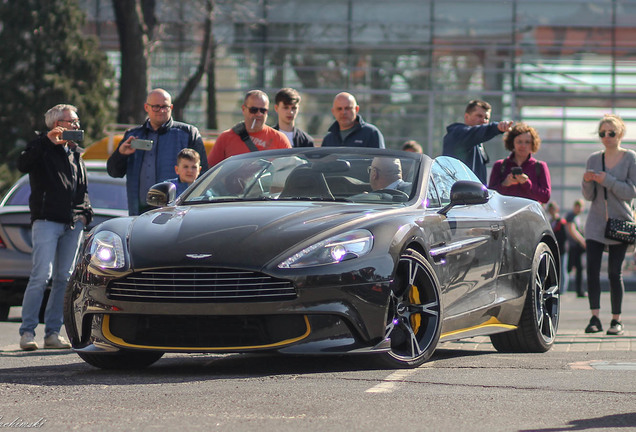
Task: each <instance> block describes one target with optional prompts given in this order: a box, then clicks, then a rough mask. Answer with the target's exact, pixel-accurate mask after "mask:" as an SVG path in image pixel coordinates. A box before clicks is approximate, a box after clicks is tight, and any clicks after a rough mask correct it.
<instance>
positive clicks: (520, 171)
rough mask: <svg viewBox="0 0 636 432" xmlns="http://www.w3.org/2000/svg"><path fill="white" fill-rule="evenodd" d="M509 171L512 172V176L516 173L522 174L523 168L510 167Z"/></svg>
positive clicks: (516, 174)
mask: <svg viewBox="0 0 636 432" xmlns="http://www.w3.org/2000/svg"><path fill="white" fill-rule="evenodd" d="M510 172H511V173H512V176H513V177H514V176H518V175H522V174H523V170H522V169H521V167H512V169H511V170H510Z"/></svg>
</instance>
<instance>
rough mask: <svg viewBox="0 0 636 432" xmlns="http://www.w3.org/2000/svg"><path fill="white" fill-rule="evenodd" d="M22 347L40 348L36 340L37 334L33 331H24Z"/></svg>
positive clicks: (32, 349) (25, 349)
mask: <svg viewBox="0 0 636 432" xmlns="http://www.w3.org/2000/svg"><path fill="white" fill-rule="evenodd" d="M20 348H22V349H23V350H24V351H35V350H36V349H38V348H39V347H38V343H37V342H36V341H35V335H34V334H33V333H31V332H24V333H22V336H20Z"/></svg>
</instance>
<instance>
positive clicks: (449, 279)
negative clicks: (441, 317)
mask: <svg viewBox="0 0 636 432" xmlns="http://www.w3.org/2000/svg"><path fill="white" fill-rule="evenodd" d="M458 180H471V181H477V182H478V181H479V180H478V179H477V177H476V176H475V175H474V174H473V173H472V172H471V171H470V170H469V169H468V167H466V165H464V164H463V163H462V162H460V161H459V160H457V159H454V158H451V157H446V156H440V157H438V158H436V159H435V161H434V162H433V165H432V168H431V181H432V183H433V185H434V187H435V190H436V192H437V196H438V199H439V205H440V206H442V207H443V206H445V205H446V204H448V203H450V190H451V187H452V185H453V184H454V183H455V182H456V181H458ZM430 196H431V193H429V199H430ZM442 226H443V227H444V230H445V232H443V233H442V232H440V233H438V239H437V240H436V243H433V247H432V248H431V249H430V251H429V253H430V255H431V258H432V260H433V262H434V263H435V264H436V265H437V266H439V267H441V268H440V270H441V271H442V273H443V277H442V279H441V281H443V282H442V283H443V284H444V286H443V288H442V289H443V291H444V296H443V297H444V308H445V315H446V316H447V317H452V316H454V315H460V314H465V313H466V312H468V311H473V310H477V309H481V308H484V307H486V306H488V305H490V304H492V303H493V302H494V301H495V298H496V288H497V277H498V275H499V270H500V268H501V259H502V256H503V223H502V221H501V219H500V217H499V216H498V215H497V214H496V212H495V211H494V210H493V209H492V208H491V206H490V205H489V204H488V203H485V204H476V205H463V206H455V207H453V208H452V209H451V210H450V211H449V212H448V213H447V215H446V219H445V221H444V222H443V223H442Z"/></svg>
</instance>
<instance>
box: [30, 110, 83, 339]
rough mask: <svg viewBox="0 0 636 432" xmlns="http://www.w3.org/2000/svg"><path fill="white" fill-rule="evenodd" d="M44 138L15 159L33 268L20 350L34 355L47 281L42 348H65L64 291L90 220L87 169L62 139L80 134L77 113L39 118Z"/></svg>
mask: <svg viewBox="0 0 636 432" xmlns="http://www.w3.org/2000/svg"><path fill="white" fill-rule="evenodd" d="M44 119H45V121H46V126H47V128H49V131H48V133H46V134H44V133H42V134H40V135H39V136H38V137H37V138H36V139H35V140H33V141H32V142H30V143H29V144H28V145H27V147H26V149H25V150H24V151H23V152H22V153H21V154H20V156H19V158H18V169H19V170H20V171H22V172H24V173H28V174H29V182H30V184H31V196H30V198H29V208H30V210H31V223H32V230H31V234H32V242H33V254H32V259H33V267H32V269H31V275H30V277H29V283H28V285H27V287H26V290H25V292H24V299H23V301H22V325H21V326H20V348H22V349H23V350H25V351H32V350H36V349H38V344H37V342H35V328H36V327H37V325H38V322H39V320H38V315H39V311H40V304H41V303H42V298H43V295H44V289H45V288H46V285H47V281H48V280H49V279H50V278H51V277H52V278H53V284H52V286H51V294H50V296H49V299H48V302H47V305H46V312H45V314H44V348H70V347H71V345H70V344H69V343H68V342H67V341H66V340H65V339H64V338H63V337H62V336H60V329H61V328H62V323H63V308H64V291H65V289H66V284H67V283H68V279H69V277H70V275H71V272H72V269H73V264H74V263H75V257H76V255H77V250H78V249H79V245H80V242H81V240H82V232H83V229H84V227H85V226H87V225H88V224H89V223H90V221H91V219H92V217H93V210H92V208H91V205H90V201H89V199H88V190H87V184H86V167H85V166H84V161H83V160H82V158H81V157H80V152H81V151H82V149H81V148H79V147H78V146H77V143H75V142H73V141H68V140H64V139H63V138H62V135H63V132H64V131H65V130H77V129H79V126H80V123H79V117H78V116H77V108H75V107H74V106H73V105H64V104H59V105H56V106H54V107H53V108H51V109H50V110H48V111H47V112H46V114H45V116H44Z"/></svg>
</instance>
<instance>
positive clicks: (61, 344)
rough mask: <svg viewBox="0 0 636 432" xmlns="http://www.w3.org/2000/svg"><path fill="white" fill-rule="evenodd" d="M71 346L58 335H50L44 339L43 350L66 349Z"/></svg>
mask: <svg viewBox="0 0 636 432" xmlns="http://www.w3.org/2000/svg"><path fill="white" fill-rule="evenodd" d="M70 347H71V344H70V343H68V341H67V340H66V339H64V338H63V337H62V336H60V334H59V333H52V334H51V335H49V336H47V337H45V338H44V348H49V349H68V348H70Z"/></svg>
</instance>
